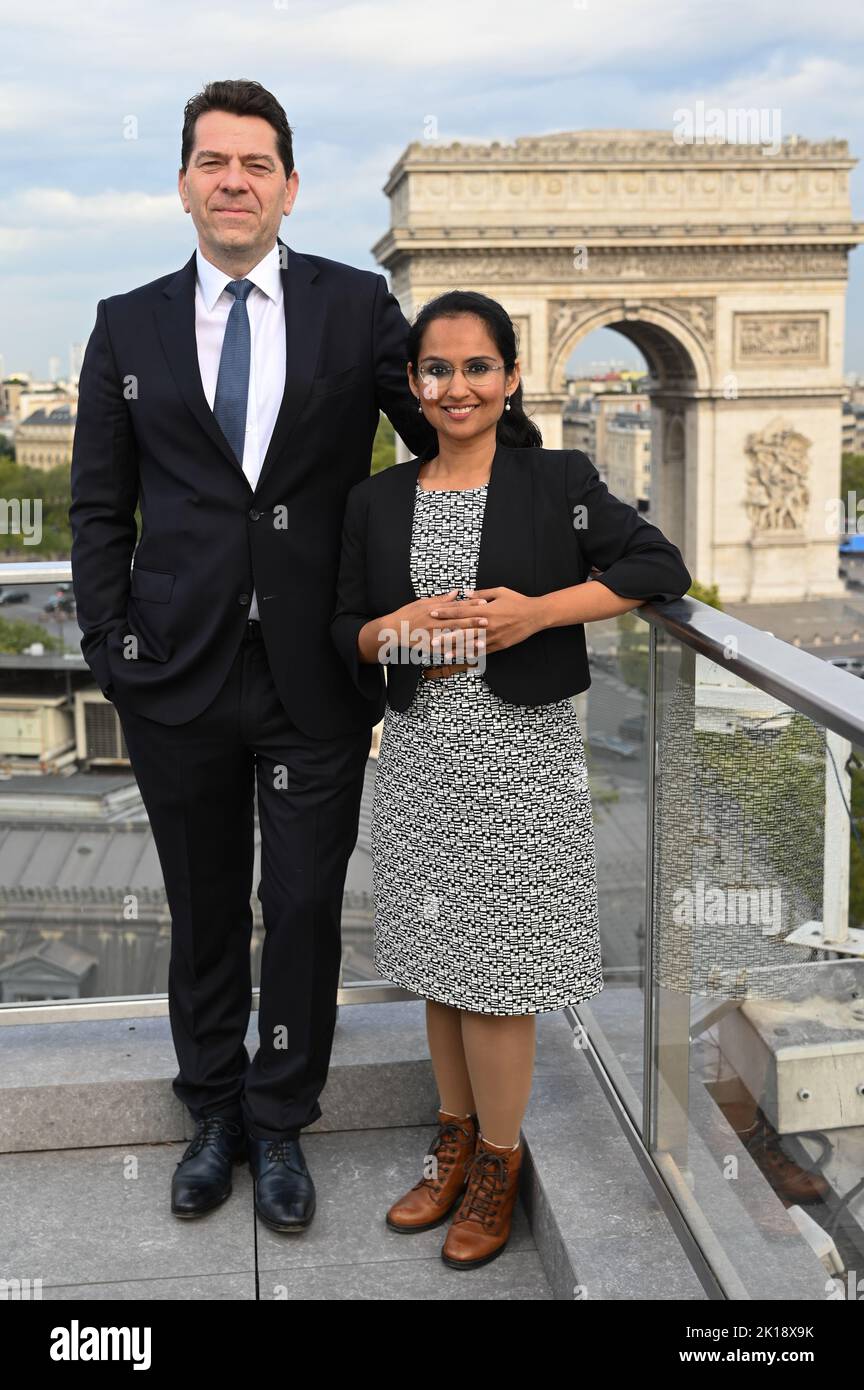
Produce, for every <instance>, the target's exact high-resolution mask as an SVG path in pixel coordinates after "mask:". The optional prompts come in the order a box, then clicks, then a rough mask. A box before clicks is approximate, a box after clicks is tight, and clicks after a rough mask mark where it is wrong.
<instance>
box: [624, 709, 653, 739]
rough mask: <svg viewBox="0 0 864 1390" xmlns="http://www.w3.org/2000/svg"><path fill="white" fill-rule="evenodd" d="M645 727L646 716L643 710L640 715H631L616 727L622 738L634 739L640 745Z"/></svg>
mask: <svg viewBox="0 0 864 1390" xmlns="http://www.w3.org/2000/svg"><path fill="white" fill-rule="evenodd" d="M647 726H648V716H647V714H646V713H645V711H644V710H643V711H642V713H641V714H631V715H629V716H628V717H627V718H626V719H622V720H621V723H620V724H619V725H618V732H619V734H620V735H621V737H622V738H636V739H638V740H639V742H640V743H643V742H644V741H645V730H646V728H647Z"/></svg>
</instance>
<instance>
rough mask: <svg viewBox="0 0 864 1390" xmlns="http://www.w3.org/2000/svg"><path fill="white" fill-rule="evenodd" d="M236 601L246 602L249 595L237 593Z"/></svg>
mask: <svg viewBox="0 0 864 1390" xmlns="http://www.w3.org/2000/svg"><path fill="white" fill-rule="evenodd" d="M237 602H238V603H248V602H249V595H248V594H238V595H237Z"/></svg>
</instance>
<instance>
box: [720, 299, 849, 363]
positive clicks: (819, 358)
mask: <svg viewBox="0 0 864 1390" xmlns="http://www.w3.org/2000/svg"><path fill="white" fill-rule="evenodd" d="M733 341H734V352H735V362H736V365H738V366H742V367H749V366H758V365H759V364H761V363H765V364H766V365H767V364H770V365H771V366H777V365H782V364H783V363H784V362H789V363H793V364H794V365H795V366H819V367H822V366H824V365H825V362H826V353H827V344H828V314H827V312H826V311H825V310H816V311H814V312H813V313H809V314H805V313H799V312H791V311H790V312H780V313H771V314H744V313H741V314H735V315H734V331H733Z"/></svg>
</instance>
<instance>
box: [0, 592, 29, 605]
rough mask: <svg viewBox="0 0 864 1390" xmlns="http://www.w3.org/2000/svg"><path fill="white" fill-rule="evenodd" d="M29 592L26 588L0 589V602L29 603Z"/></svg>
mask: <svg viewBox="0 0 864 1390" xmlns="http://www.w3.org/2000/svg"><path fill="white" fill-rule="evenodd" d="M29 601H30V594H29V592H28V590H27V589H0V603H2V604H6V603H29Z"/></svg>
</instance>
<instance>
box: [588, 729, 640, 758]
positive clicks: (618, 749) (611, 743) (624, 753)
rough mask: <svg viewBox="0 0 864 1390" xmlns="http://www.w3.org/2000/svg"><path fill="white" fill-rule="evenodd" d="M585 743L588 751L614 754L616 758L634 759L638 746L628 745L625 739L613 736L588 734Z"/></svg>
mask: <svg viewBox="0 0 864 1390" xmlns="http://www.w3.org/2000/svg"><path fill="white" fill-rule="evenodd" d="M587 743H588V747H589V748H590V749H594V750H597V751H598V752H605V753H614V754H615V756H616V758H635V757H636V754H637V753H638V752H639V747H638V744H635V743H628V742H627V740H626V739H623V738H617V737H616V736H615V734H599V733H598V734H591V733H589V735H588V739H587Z"/></svg>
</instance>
